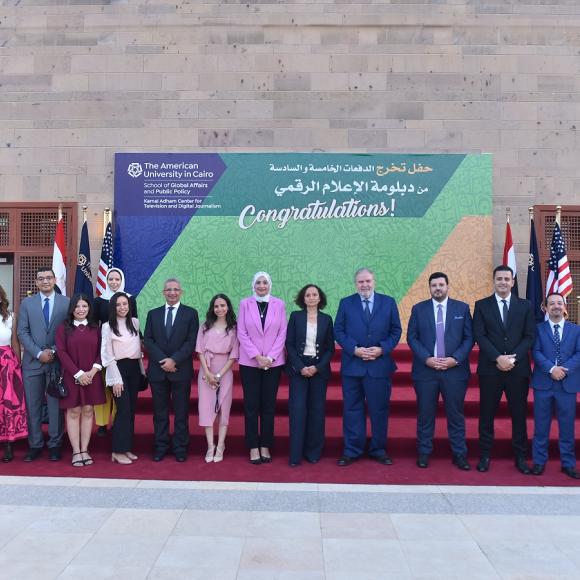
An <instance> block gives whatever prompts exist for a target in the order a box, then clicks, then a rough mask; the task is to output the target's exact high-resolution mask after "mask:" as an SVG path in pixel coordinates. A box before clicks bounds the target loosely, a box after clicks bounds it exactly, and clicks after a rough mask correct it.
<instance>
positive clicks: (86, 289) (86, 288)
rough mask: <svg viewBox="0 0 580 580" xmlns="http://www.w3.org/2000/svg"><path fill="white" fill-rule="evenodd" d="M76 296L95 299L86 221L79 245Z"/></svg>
mask: <svg viewBox="0 0 580 580" xmlns="http://www.w3.org/2000/svg"><path fill="white" fill-rule="evenodd" d="M75 294H85V295H86V296H88V297H89V298H92V297H93V275H92V273H91V249H90V247H89V229H88V227H87V221H86V220H85V223H84V224H83V228H82V230H81V241H80V243H79V257H78V261H77V271H76V275H75Z"/></svg>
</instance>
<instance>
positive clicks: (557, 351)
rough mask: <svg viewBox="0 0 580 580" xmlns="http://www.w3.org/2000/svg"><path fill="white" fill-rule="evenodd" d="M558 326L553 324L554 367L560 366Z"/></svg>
mask: <svg viewBox="0 0 580 580" xmlns="http://www.w3.org/2000/svg"><path fill="white" fill-rule="evenodd" d="M559 328H560V325H559V324H554V346H555V347H556V366H557V367H559V366H560V363H561V361H560V331H559Z"/></svg>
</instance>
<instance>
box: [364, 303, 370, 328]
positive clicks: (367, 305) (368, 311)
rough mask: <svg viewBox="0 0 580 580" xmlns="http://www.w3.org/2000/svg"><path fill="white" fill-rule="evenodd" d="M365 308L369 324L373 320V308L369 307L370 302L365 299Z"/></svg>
mask: <svg viewBox="0 0 580 580" xmlns="http://www.w3.org/2000/svg"><path fill="white" fill-rule="evenodd" d="M363 302H364V304H365V306H364V313H365V320H366V321H367V322H368V321H369V320H370V319H371V308H370V306H369V301H368V300H367V299H366V298H365V299H364V300H363Z"/></svg>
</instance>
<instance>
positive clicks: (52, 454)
mask: <svg viewBox="0 0 580 580" xmlns="http://www.w3.org/2000/svg"><path fill="white" fill-rule="evenodd" d="M61 458H62V455H61V453H60V447H50V448H49V450H48V460H49V461H60V460H61Z"/></svg>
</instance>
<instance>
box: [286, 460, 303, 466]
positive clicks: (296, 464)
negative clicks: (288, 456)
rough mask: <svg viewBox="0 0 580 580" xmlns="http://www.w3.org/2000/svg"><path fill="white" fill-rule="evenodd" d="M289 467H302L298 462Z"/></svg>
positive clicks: (290, 464)
mask: <svg viewBox="0 0 580 580" xmlns="http://www.w3.org/2000/svg"><path fill="white" fill-rule="evenodd" d="M288 465H289V466H290V467H300V461H298V462H297V463H294V462H292V461H291V462H290V463H289V464H288Z"/></svg>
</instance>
